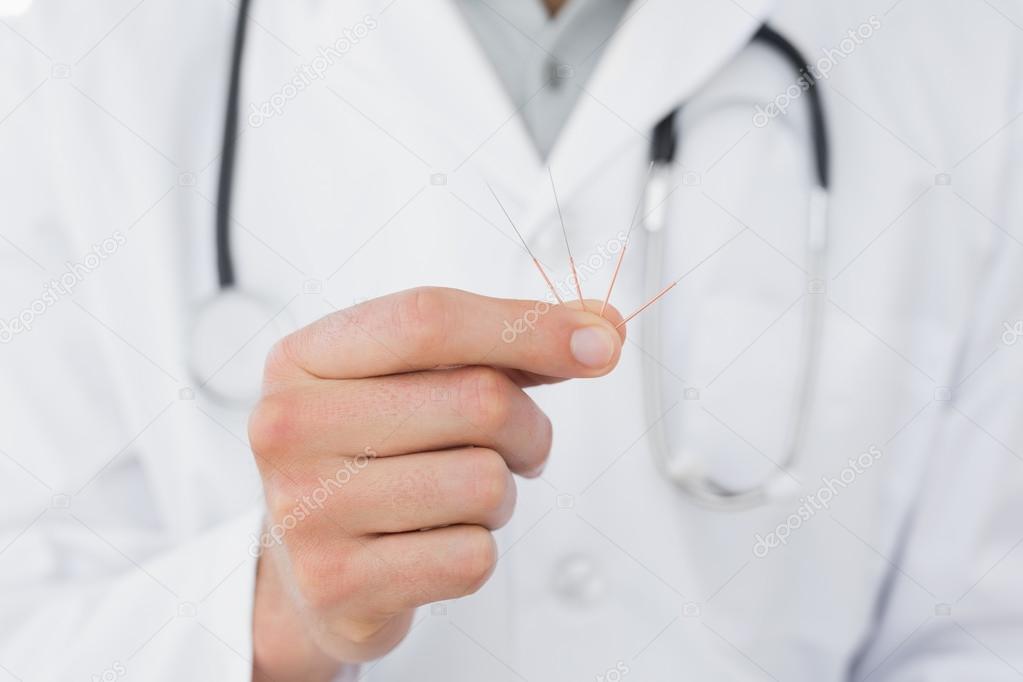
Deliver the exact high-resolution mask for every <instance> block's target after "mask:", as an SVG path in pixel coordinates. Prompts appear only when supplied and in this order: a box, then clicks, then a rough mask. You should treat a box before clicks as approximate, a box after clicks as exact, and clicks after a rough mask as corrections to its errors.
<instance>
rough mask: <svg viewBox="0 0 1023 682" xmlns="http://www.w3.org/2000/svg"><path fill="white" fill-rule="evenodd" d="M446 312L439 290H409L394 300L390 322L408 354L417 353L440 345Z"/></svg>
mask: <svg viewBox="0 0 1023 682" xmlns="http://www.w3.org/2000/svg"><path fill="white" fill-rule="evenodd" d="M448 310H449V306H448V301H447V296H446V295H445V293H444V290H443V289H439V288H436V287H420V288H417V289H409V290H408V291H404V292H402V293H400V294H398V295H397V296H396V297H395V301H394V309H393V316H394V320H393V321H394V324H395V326H396V328H397V329H398V331H399V333H400V334H401V335H402V336H403V337H404V338H405V339H406V340H407V342H408V343H409V345H410V347H411V349H412V352H413V353H416V354H421V353H424V352H426V351H429V350H432V349H435V348H437V347H438V346H439V345H441V344H443V343H444V340H445V335H446V327H447V324H446V318H447V314H448Z"/></svg>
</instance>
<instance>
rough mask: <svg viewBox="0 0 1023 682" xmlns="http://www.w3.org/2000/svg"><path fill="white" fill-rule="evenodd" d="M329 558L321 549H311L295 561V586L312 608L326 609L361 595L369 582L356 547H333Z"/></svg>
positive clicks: (293, 573)
mask: <svg viewBox="0 0 1023 682" xmlns="http://www.w3.org/2000/svg"><path fill="white" fill-rule="evenodd" d="M332 552H333V556H330V558H326V557H325V554H324V552H323V551H322V550H319V551H317V550H315V549H314V550H312V551H311V552H310V555H309V556H307V557H305V558H304V559H303V560H302V561H298V562H294V561H293V564H292V576H293V578H294V581H295V587H296V588H297V590H298V592H299V594H301V595H302V598H303V600H304V601H305V603H306V604H307V605H308V607H309V608H311V609H313V610H314V611H327V610H330V609H332V608H334V607H335V606H337V605H338V604H342V603H344V602H346V601H349V600H351V599H353V598H356V597H357V596H358V595H360V594H361V593H362V592H363V591H364V590H365V589H366V586H367V582H366V581H367V575H366V572H365V571H364V570H363V568H362V567H361V562H360V561H358V560H357V555H356V553H355V550H354V549H353V548H351V547H347V548H345V549H344V550H342V551H338V548H336V547H333V548H332Z"/></svg>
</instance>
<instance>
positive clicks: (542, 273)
mask: <svg viewBox="0 0 1023 682" xmlns="http://www.w3.org/2000/svg"><path fill="white" fill-rule="evenodd" d="M487 189H489V190H490V195H491V196H492V197H494V201H496V202H497V205H498V206H500V207H501V213H504V217H505V218H507V220H508V224H509V225H511V228H512V229H513V230H514V231H515V236H517V237H518V238H519V241H520V242H522V248H524V249H525V250H526V253H528V254H529V257H530V258H532V259H533V265H535V266H536V269H537V271H539V273H540V276H541V277H543V281H544V282H546V283H547V287H548V288H549V289H550V290H551V293H552V294H554V298H555V300H557V302H558V303H559V304H560V303H564V301H562V300H561V296H558V290H557V289H555V288H554V283H553V282H551V278H550V277H548V276H547V273H546V272H545V271H544V269H543V266H542V265H540V261H539V259H537V257H536V256H534V255H533V251H532V249H530V248H529V244H527V243H526V240H525V239H523V237H522V233H521V232H519V228H517V227H515V221H513V220H512V219H511V216H510V215H508V210H507V209H506V208H505V207H504V204H502V203H501V200H500V199H499V198H498V197H497V192H495V191H494V188H493V187H491V186H490V183H489V182H488V183H487Z"/></svg>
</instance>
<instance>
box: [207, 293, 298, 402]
mask: <svg viewBox="0 0 1023 682" xmlns="http://www.w3.org/2000/svg"><path fill="white" fill-rule="evenodd" d="M289 321H290V317H289V316H287V314H286V312H285V311H284V310H282V308H281V306H277V305H273V304H271V303H270V302H269V301H268V300H266V299H264V298H261V297H259V296H257V295H254V294H251V293H248V292H246V291H243V290H240V289H236V288H233V287H232V288H227V289H222V290H220V291H218V292H217V293H216V294H215V295H214V296H213V297H212V298H210V299H209V300H207V301H206V302H204V303H203V304H202V305H201V306H200V307H199V308H198V310H197V311H196V315H195V319H194V322H193V325H192V330H191V335H190V338H189V348H188V351H189V373H190V374H191V378H192V381H193V382H195V384H196V388H197V389H199V391H200V393H201V394H203V395H206V396H208V397H209V398H211V399H213V400H214V401H216V402H218V403H220V404H223V405H225V406H230V407H237V408H245V407H249V406H251V405H253V404H254V403H255V402H256V400H257V399H258V398H259V391H260V383H261V378H262V375H263V371H262V370H263V364H264V362H265V361H266V355H267V353H268V352H269V350H270V348H271V347H272V346H273V344H274V343H275V342H276V341H277V340H278V339H280V338H281V337H283V336H285V335H286V334H287V333H288V332H289V331H290V329H289V328H288V322H289Z"/></svg>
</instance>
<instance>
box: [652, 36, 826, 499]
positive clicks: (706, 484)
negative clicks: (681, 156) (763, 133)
mask: <svg viewBox="0 0 1023 682" xmlns="http://www.w3.org/2000/svg"><path fill="white" fill-rule="evenodd" d="M753 41H754V42H758V43H762V44H763V45H765V46H767V47H769V48H770V49H772V50H774V51H776V52H777V53H778V54H779V55H781V56H782V57H784V58H785V60H786V61H787V62H788V63H789V64H791V66H792V68H793V69H794V70H795V71H796V73H797V74H799V76H800V77H801V78H804V79H806V82H807V83H809V84H810V87H809V88H808V89H807V91H806V93H805V96H806V98H807V106H808V108H809V112H810V134H811V149H812V150H813V166H814V187H813V188H812V190H811V194H810V205H809V220H808V226H807V236H806V251H807V253H806V259H807V268H806V270H807V277H808V280H809V281H810V282H815V281H820V280H821V279H822V275H823V270H824V248H825V245H826V243H827V233H828V215H827V212H828V211H827V205H828V190H829V183H830V177H829V147H828V131H827V122H826V120H825V117H824V107H823V106H822V104H821V99H820V93H819V92H818V91H817V87H816V82H815V80H814V79H813V77H812V75H811V74H809V73H808V72H807V66H806V65H807V62H806V60H805V59H804V58H803V55H802V54H800V52H799V50H798V49H796V47H795V46H794V45H792V43H790V42H789V41H788V40H786V39H785V37H784V36H782V35H780V34H779V33H777V32H776V31H774V30H772V29H771V28H769V27H768V26H766V25H765V26H761V27H760V30H758V31H757V32H756V34H755V35H754V36H753ZM679 113H680V109H675V110H674V111H672V112H671V113H670V114H668V115H667V116H665V117H664V118H663V119H661V121H660V122H659V123H658V124H657V126H656V127H655V128H654V135H653V140H652V143H651V147H650V159H651V163H652V165H651V170H650V175H649V179H648V180H647V183H646V187H645V188H644V197H643V203H642V205H643V206H644V211H643V215H644V216H645V217H644V218H643V220H642V225H643V227H644V231H645V233H646V271H645V280H646V281H645V290H646V291H647V292H656V291H657V290H658V289H660V287H661V286H663V284H664V282H663V273H662V271H663V265H664V259H663V253H664V250H663V242H664V226H665V213H666V211H665V209H664V205H665V199H666V198H667V197H668V195H669V194H670V193H671V192H672V189H673V187H672V178H673V175H674V174H673V169H672V166H673V164H674V162H675V159H676V158H678V150H679V146H680V139H679V133H678V126H677V123H676V121H677V120H678V118H679ZM822 303H823V297H822V296H817V295H811V296H808V298H807V301H806V308H807V310H806V313H805V315H804V318H803V328H802V352H801V353H800V357H801V359H802V362H801V367H800V369H799V374H798V376H797V377H796V390H795V398H794V401H793V402H794V404H793V405H792V412H791V414H792V415H793V418H792V420H791V422H790V423H789V424H788V436H787V439H786V444H785V446H784V447H783V449H782V452H783V457H782V460H781V461H779V462H775V467H776V471H775V472H774V473H773V474H772V475H771V476H770V477H769V478H768V479H767V480H766V481H764V482H762V483H760V484H759V485H756V486H754V487H751V488H747V489H733V488H728V487H725V486H723V485H721V484H719V483H718V482H716V481H715V480H714V479H713V478H711V477H710V476H707V475H706V474H704V473H703V472H701V471H700V468H701V464H702V462H700V461H699V460H697V459H695V458H692V457H684V456H679V455H676V454H674V453H673V452H672V448H671V446H670V444H669V443H670V441H669V440H668V433H667V426H666V425H665V419H664V416H665V410H664V398H663V395H662V377H663V372H664V370H663V368H661V367H659V366H658V364H657V361H656V360H655V358H659V357H661V329H660V327H661V315H660V314H659V312H658V310H657V309H656V308H654V309H651V310H649V311H647V314H646V315H645V316H643V318H642V321H641V331H642V339H643V343H644V346H645V348H644V350H645V351H646V352H645V353H643V354H642V355H643V370H642V371H643V385H644V387H645V388H644V410H645V413H646V420H647V423H648V424H650V425H651V426H650V431H649V438H650V442H651V447H652V449H653V452H654V454H655V456H656V458H657V460H658V464H659V465H660V467H661V470H662V471H663V473H664V475H665V476H666V477H667V478H668V479H669V480H671V481H673V482H674V483H675V484H676V485H677V486H678V487H680V488H681V489H682V490H684V491H686V492H687V493H688V494H689V495H690V497H691V498H692V499H693V500H695V501H696V502H698V503H700V504H702V505H704V506H707V507H711V508H714V509H719V510H738V509H746V508H750V507H755V506H758V505H762V504H765V503H767V502H769V501H772V500H776V499H779V498H784V497H787V496H789V495H791V494H792V493H793V492H795V491H796V490H797V489H798V485H797V484H796V483H795V479H794V478H793V476H792V473H791V472H792V469H793V468H794V467H795V466H796V464H797V463H798V459H799V453H800V449H801V444H802V439H803V434H804V431H805V429H806V415H807V412H808V406H809V401H810V392H811V389H812V383H813V381H812V380H813V377H814V375H815V369H816V364H817V355H818V350H819V348H818V346H819V345H820V328H821V318H822V315H823V308H822Z"/></svg>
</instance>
